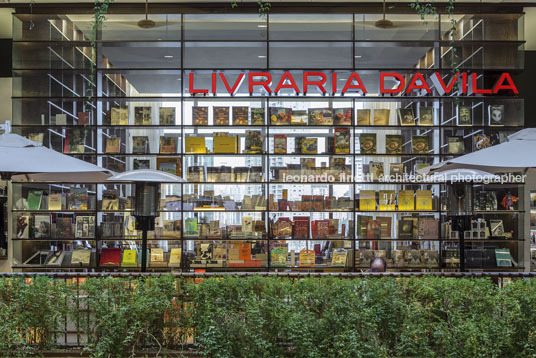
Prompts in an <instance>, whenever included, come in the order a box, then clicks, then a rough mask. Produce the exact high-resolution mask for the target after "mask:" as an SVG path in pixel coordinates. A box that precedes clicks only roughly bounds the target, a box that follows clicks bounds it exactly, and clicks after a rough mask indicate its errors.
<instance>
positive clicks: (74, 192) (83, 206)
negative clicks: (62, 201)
mask: <svg viewBox="0 0 536 358" xmlns="http://www.w3.org/2000/svg"><path fill="white" fill-rule="evenodd" d="M68 198H69V210H87V209H88V201H89V197H88V194H87V188H71V191H70V193H69V197H68Z"/></svg>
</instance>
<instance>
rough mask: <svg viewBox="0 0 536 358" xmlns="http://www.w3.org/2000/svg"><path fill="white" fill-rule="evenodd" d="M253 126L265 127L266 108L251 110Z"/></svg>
mask: <svg viewBox="0 0 536 358" xmlns="http://www.w3.org/2000/svg"><path fill="white" fill-rule="evenodd" d="M251 125H252V126H263V125H264V108H251Z"/></svg>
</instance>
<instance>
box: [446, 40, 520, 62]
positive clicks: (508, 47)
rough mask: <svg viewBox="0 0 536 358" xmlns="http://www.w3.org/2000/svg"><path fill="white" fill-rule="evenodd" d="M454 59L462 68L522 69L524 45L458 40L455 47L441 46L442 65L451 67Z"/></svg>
mask: <svg viewBox="0 0 536 358" xmlns="http://www.w3.org/2000/svg"><path fill="white" fill-rule="evenodd" d="M453 48H454V51H453ZM453 61H454V63H457V64H459V66H460V68H461V69H522V68H523V66H524V55H523V45H518V44H517V43H511V44H508V43H495V44H489V43H474V44H464V43H463V42H456V44H455V45H454V47H450V46H449V47H442V48H441V66H442V67H443V68H450V66H451V64H452V62H453Z"/></svg>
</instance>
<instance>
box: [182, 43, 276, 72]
mask: <svg viewBox="0 0 536 358" xmlns="http://www.w3.org/2000/svg"><path fill="white" fill-rule="evenodd" d="M184 67H186V68H265V67H266V43H263V42H187V43H186V44H185V49H184Z"/></svg>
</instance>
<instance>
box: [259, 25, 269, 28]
mask: <svg viewBox="0 0 536 358" xmlns="http://www.w3.org/2000/svg"><path fill="white" fill-rule="evenodd" d="M257 27H259V28H264V27H268V26H266V25H257Z"/></svg>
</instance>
